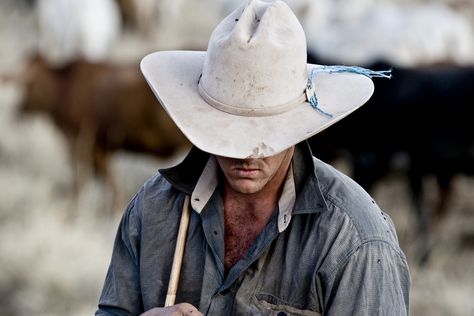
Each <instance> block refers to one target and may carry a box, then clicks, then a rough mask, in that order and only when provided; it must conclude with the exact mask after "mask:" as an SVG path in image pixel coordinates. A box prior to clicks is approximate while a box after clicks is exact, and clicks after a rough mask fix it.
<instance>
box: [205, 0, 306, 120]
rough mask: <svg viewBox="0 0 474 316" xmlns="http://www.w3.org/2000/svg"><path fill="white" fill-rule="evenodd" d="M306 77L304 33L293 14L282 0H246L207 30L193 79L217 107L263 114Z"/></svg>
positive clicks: (299, 88)
mask: <svg viewBox="0 0 474 316" xmlns="http://www.w3.org/2000/svg"><path fill="white" fill-rule="evenodd" d="M306 80H307V69H306V38H305V35H304V31H303V28H302V26H301V24H300V23H299V21H298V19H297V18H296V16H295V15H294V14H293V12H292V11H291V10H290V8H289V7H288V6H287V5H286V4H285V3H284V2H282V1H274V2H273V1H272V2H268V1H262V0H250V1H248V2H247V3H246V4H245V5H244V6H242V7H241V8H239V9H237V10H235V11H234V12H233V13H231V14H230V15H229V16H228V17H227V18H225V19H224V20H223V21H222V22H221V23H220V24H219V25H218V26H217V27H216V29H215V30H214V32H213V33H212V35H211V38H210V40H209V45H208V49H207V54H206V59H205V61H204V66H203V70H202V77H201V79H200V84H199V85H200V92H201V95H203V94H204V95H205V96H206V97H205V99H207V101H208V103H211V105H213V106H215V107H217V108H219V109H220V110H223V111H226V112H229V113H232V114H239V115H242V114H243V115H246V114H248V115H252V113H254V112H255V113H258V112H261V111H263V113H265V115H266V114H277V113H278V111H280V110H279V109H281V107H282V105H286V104H288V103H291V102H292V101H294V100H296V99H298V97H300V96H301V95H302V94H303V92H304V89H305V85H306ZM204 95H203V97H204ZM209 99H210V100H213V102H209Z"/></svg>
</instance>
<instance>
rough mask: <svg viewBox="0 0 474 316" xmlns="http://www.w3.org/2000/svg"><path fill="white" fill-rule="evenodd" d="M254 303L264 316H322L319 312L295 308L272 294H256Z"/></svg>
mask: <svg viewBox="0 0 474 316" xmlns="http://www.w3.org/2000/svg"><path fill="white" fill-rule="evenodd" d="M252 301H253V303H254V304H255V305H256V307H257V308H258V310H259V311H261V313H262V315H269V316H273V315H275V316H284V315H288V316H321V313H319V312H316V311H313V310H310V309H302V308H301V306H293V305H291V304H289V303H287V302H284V301H283V300H281V299H279V298H277V297H275V296H273V295H270V294H255V295H254V296H253V297H252Z"/></svg>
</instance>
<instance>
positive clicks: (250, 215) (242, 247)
mask: <svg viewBox="0 0 474 316" xmlns="http://www.w3.org/2000/svg"><path fill="white" fill-rule="evenodd" d="M273 209H274V208H273V206H268V207H267V208H261V209H256V206H255V205H252V204H251V203H242V204H239V203H238V202H237V201H231V202H229V203H227V205H226V207H225V208H224V212H225V213H224V214H225V215H224V225H225V237H224V238H225V239H224V241H225V267H226V269H229V268H231V267H232V266H233V265H234V264H235V263H236V262H237V261H239V259H240V258H242V257H243V256H245V254H246V253H247V251H248V249H249V248H250V246H251V245H252V243H253V241H254V240H255V238H256V237H257V236H258V235H259V234H260V233H261V232H262V231H263V229H264V228H265V226H266V225H267V223H268V221H269V219H270V217H271V215H272V212H273Z"/></svg>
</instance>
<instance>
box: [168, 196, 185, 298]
mask: <svg viewBox="0 0 474 316" xmlns="http://www.w3.org/2000/svg"><path fill="white" fill-rule="evenodd" d="M190 215H191V207H190V206H189V195H186V197H185V198H184V204H183V211H182V214H181V221H180V223H179V230H178V239H177V241H176V248H175V250H174V257H173V265H172V267H171V275H170V282H169V284H168V292H167V293H166V301H165V307H167V306H171V305H174V301H175V299H176V292H177V290H178V282H179V274H180V272H181V264H182V263H183V255H184V247H185V245H186V235H187V232H188V225H189V217H190Z"/></svg>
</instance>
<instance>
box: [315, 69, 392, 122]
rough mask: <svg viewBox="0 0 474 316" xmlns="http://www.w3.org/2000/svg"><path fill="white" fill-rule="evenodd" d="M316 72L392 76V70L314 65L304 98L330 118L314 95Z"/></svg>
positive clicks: (379, 76)
mask: <svg viewBox="0 0 474 316" xmlns="http://www.w3.org/2000/svg"><path fill="white" fill-rule="evenodd" d="M318 72H326V73H330V74H331V73H339V72H348V73H355V74H359V75H364V76H366V77H369V78H373V77H378V78H388V79H390V78H392V70H391V69H389V70H380V71H376V70H371V69H367V68H362V67H358V66H344V65H334V66H320V67H314V68H313V69H312V70H311V73H310V75H309V78H308V84H307V85H306V98H307V100H308V102H309V103H310V104H311V106H312V107H313V109H315V110H316V111H318V112H319V113H321V114H322V115H324V116H326V117H328V118H332V117H333V115H332V114H331V113H328V112H325V111H324V110H323V109H321V107H320V106H319V104H318V98H317V97H316V91H315V87H314V80H315V76H316V73H318Z"/></svg>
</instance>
